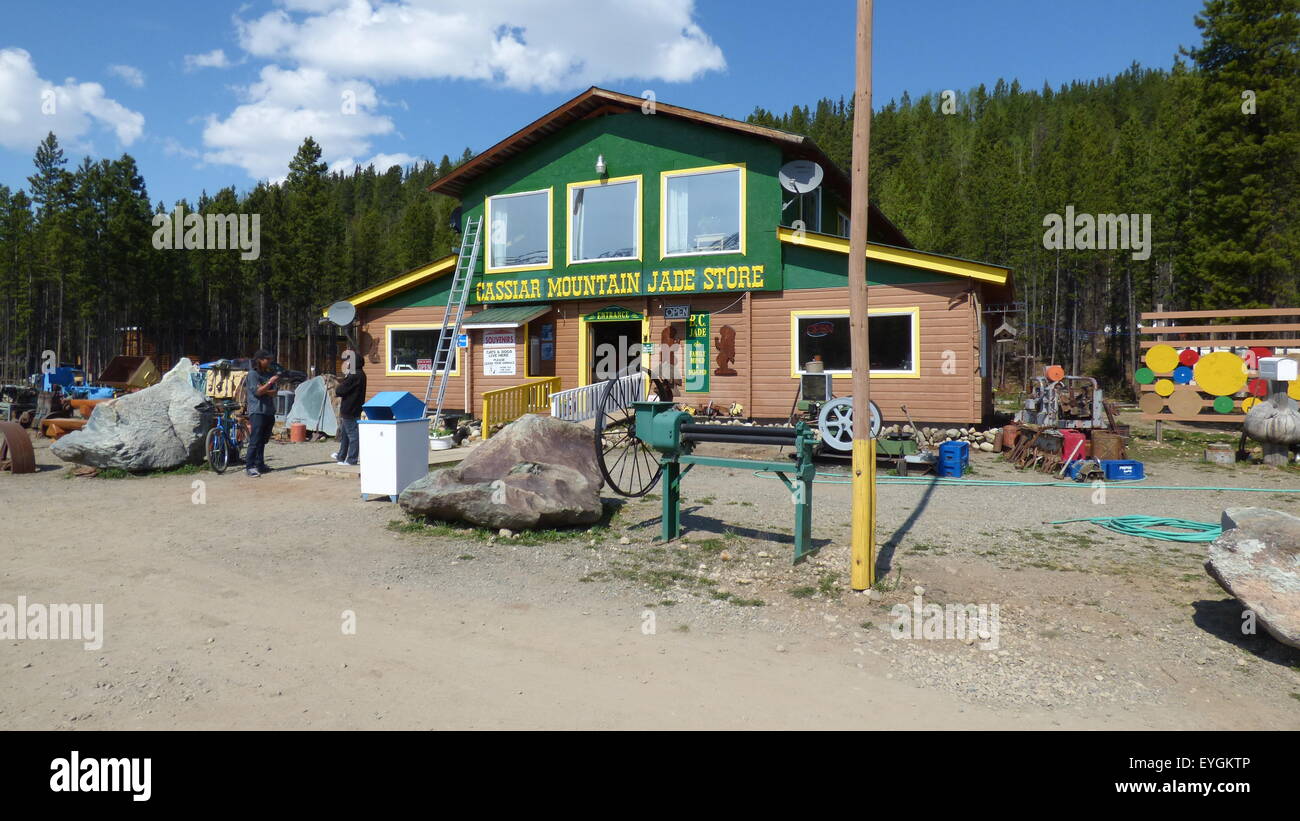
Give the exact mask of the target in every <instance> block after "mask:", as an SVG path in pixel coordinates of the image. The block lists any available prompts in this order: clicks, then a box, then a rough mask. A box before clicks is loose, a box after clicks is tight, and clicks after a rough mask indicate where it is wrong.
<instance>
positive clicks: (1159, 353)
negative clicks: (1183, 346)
mask: <svg viewBox="0 0 1300 821" xmlns="http://www.w3.org/2000/svg"><path fill="white" fill-rule="evenodd" d="M1143 361H1144V362H1146V363H1147V367H1148V368H1150V369H1151V370H1153V371H1155V372H1156V373H1169V372H1170V371H1172V370H1173V369H1174V368H1176V367H1178V351H1175V350H1174V349H1173V348H1172V347H1171V346H1169V345H1156V346H1155V347H1153V348H1152V349H1151V350H1149V351H1147V355H1146V356H1145V357H1143Z"/></svg>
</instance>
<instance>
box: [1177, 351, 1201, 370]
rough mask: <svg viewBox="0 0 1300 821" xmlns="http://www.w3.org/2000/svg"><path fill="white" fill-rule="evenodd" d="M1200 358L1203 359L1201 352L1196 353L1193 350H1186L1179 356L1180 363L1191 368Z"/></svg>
mask: <svg viewBox="0 0 1300 821" xmlns="http://www.w3.org/2000/svg"><path fill="white" fill-rule="evenodd" d="M1200 358H1201V354H1200V352H1199V351H1195V350H1193V349H1191V348H1184V349H1183V352H1182V353H1180V354H1178V361H1179V362H1180V363H1181V364H1183V365H1186V366H1187V367H1189V368H1190V367H1192V366H1193V365H1195V364H1196V360H1198V359H1200Z"/></svg>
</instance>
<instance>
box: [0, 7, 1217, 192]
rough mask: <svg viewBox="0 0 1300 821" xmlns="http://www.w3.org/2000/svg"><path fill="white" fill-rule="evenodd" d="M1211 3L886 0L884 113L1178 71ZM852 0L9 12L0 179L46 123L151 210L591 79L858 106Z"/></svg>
mask: <svg viewBox="0 0 1300 821" xmlns="http://www.w3.org/2000/svg"><path fill="white" fill-rule="evenodd" d="M1201 5H1202V4H1201V2H1200V0H1091V1H1090V2H1077V1H1076V0H1068V1H1067V0H1060V1H1059V2H1054V3H1045V2H1042V1H1041V0H1038V2H1032V1H1031V0H877V3H876V20H875V59H874V71H875V81H874V95H875V97H874V102H875V103H876V105H877V106H879V105H881V104H883V103H885V102H887V101H888V100H889V99H890V98H892V97H898V96H899V95H901V94H902V93H903V91H904V90H906V91H909V92H911V93H912V94H913V96H917V95H919V94H921V93H924V92H926V91H937V90H941V89H945V88H953V89H958V90H965V89H968V88H971V87H973V86H975V85H978V84H979V83H981V82H983V83H986V84H988V85H989V86H990V87H991V86H992V85H993V83H994V82H996V81H997V79H998V78H999V77H1003V78H1006V79H1007V80H1008V81H1009V80H1011V79H1013V78H1018V79H1019V80H1020V82H1021V84H1022V85H1023V86H1026V87H1031V88H1039V87H1041V86H1042V84H1043V82H1044V81H1046V82H1049V83H1051V84H1052V85H1054V86H1056V85H1060V84H1062V83H1066V82H1069V81H1071V80H1075V79H1089V78H1095V77H1100V76H1104V75H1107V74H1115V73H1117V72H1119V71H1122V70H1124V69H1125V68H1127V67H1128V65H1129V64H1130V63H1132V62H1133V61H1137V62H1139V63H1141V64H1143V65H1145V66H1152V67H1168V66H1169V65H1170V64H1171V63H1172V61H1173V58H1174V55H1175V54H1176V52H1177V50H1178V47H1179V46H1180V45H1192V44H1195V43H1197V42H1199V36H1198V32H1197V30H1196V27H1195V25H1194V24H1193V22H1192V17H1193V15H1194V14H1195V13H1196V12H1197V11H1199V10H1200V8H1201ZM854 8H855V4H854V3H852V2H850V0H834V1H832V0H807V1H806V2H803V3H801V4H794V3H788V2H784V3H778V2H773V1H772V0H698V2H697V1H696V0H537V1H536V2H532V1H531V0H471V2H465V1H464V0H455V2H448V1H447V0H256V1H255V2H249V3H244V4H233V3H231V4H225V3H220V2H212V3H171V4H159V3H157V2H155V1H153V0H117V1H116V2H113V3H103V2H98V0H77V1H76V2H72V1H71V0H49V2H42V3H33V2H31V1H30V0H0V20H3V21H4V23H3V27H0V185H7V186H9V187H10V188H18V187H24V188H25V187H26V177H27V175H28V174H30V173H31V170H32V165H31V158H32V154H33V152H34V150H35V147H36V143H37V142H38V141H39V139H40V138H41V137H42V136H44V134H45V133H46V132H47V131H49V130H51V129H53V130H54V131H55V132H56V133H57V134H58V135H59V137H60V140H61V141H62V142H63V144H64V148H65V151H66V152H67V154H68V158H69V166H73V165H75V164H76V163H77V162H78V161H79V160H80V158H81V157H82V156H85V155H87V154H89V155H90V156H92V157H95V158H101V157H116V156H119V155H120V154H121V153H122V152H123V151H126V152H129V153H130V154H132V155H133V156H134V157H135V158H136V160H137V161H138V162H139V164H140V167H141V169H142V171H143V174H144V177H145V181H146V183H147V184H148V186H149V192H150V195H151V197H152V199H153V200H154V201H155V202H157V201H159V200H162V201H164V202H167V203H171V202H173V201H175V200H176V199H179V198H181V197H187V198H189V199H191V200H192V199H195V198H196V197H197V196H198V194H199V192H200V191H201V190H203V189H206V190H207V191H208V192H209V193H211V192H214V191H216V190H217V189H219V188H222V187H224V186H228V185H234V186H235V187H236V188H237V189H239V190H241V191H242V190H247V189H248V188H250V187H252V185H253V184H254V183H255V181H256V180H258V179H268V178H269V179H276V178H279V177H282V176H283V175H284V173H285V167H286V165H287V163H288V161H289V158H290V157H291V156H292V154H293V150H294V149H295V148H296V147H297V145H298V144H299V143H300V142H301V141H302V138H303V137H305V136H308V135H309V134H310V135H311V136H313V137H315V138H316V140H317V141H318V142H320V143H321V144H322V146H323V148H324V150H325V158H326V160H327V161H329V162H330V163H331V164H338V165H339V166H341V167H351V165H352V164H354V163H361V164H366V163H369V162H371V161H372V160H374V161H376V164H377V165H380V166H383V165H387V164H390V163H392V162H409V161H411V160H413V159H424V158H428V159H432V160H435V161H436V160H438V159H439V158H440V157H441V156H442V155H443V154H449V155H451V156H452V157H455V156H457V155H459V154H460V152H461V151H462V150H463V149H464V148H466V147H470V148H472V149H474V150H476V151H477V150H482V149H484V148H486V147H488V146H490V145H492V144H493V143H494V142H496V141H498V140H500V139H501V138H502V137H505V136H506V135H508V134H509V133H511V132H512V131H514V130H516V129H517V128H519V127H520V126H522V125H524V124H526V123H528V122H530V121H531V120H533V119H534V118H536V117H537V116H539V115H541V114H542V113H544V112H546V111H548V110H549V109H551V108H553V107H555V106H556V105H559V104H560V103H562V102H563V101H565V100H566V99H568V98H569V97H571V96H573V95H574V94H575V93H577V92H578V91H581V90H582V89H584V88H586V87H587V86H589V85H593V84H595V85H601V86H605V87H607V88H612V89H615V90H619V91H625V92H628V93H632V94H641V93H642V92H643V91H645V90H652V91H654V93H655V95H656V96H657V98H658V99H659V100H661V101H663V102H668V103H673V104H676V105H683V106H687V107H690V108H696V109H700V110H703V111H708V112H711V113H716V114H722V115H725V116H731V117H736V118H742V119H743V118H744V117H745V115H747V114H749V113H750V112H751V111H752V110H753V109H754V107H755V106H762V107H764V108H767V109H769V110H773V111H784V110H788V109H789V108H790V107H791V106H793V105H795V104H812V103H814V102H815V101H816V100H817V99H818V98H820V97H823V96H829V97H839V96H841V95H843V96H846V97H847V96H848V95H849V94H850V93H851V83H852V80H853V31H854Z"/></svg>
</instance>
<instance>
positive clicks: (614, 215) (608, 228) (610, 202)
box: [569, 176, 641, 262]
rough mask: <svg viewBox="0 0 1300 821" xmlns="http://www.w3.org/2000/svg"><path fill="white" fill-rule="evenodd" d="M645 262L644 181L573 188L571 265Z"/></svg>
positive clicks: (631, 179) (603, 182)
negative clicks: (641, 260) (642, 199)
mask: <svg viewBox="0 0 1300 821" xmlns="http://www.w3.org/2000/svg"><path fill="white" fill-rule="evenodd" d="M640 258H641V177H640V176H635V177H618V178H615V179H612V180H598V181H594V182H581V183H573V184H572V185H570V186H569V262H604V261H607V260H617V259H640Z"/></svg>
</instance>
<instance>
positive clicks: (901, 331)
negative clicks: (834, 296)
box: [791, 308, 920, 377]
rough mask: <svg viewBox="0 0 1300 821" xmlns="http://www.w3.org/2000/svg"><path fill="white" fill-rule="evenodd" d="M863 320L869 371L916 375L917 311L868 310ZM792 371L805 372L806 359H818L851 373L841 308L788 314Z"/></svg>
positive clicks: (826, 366)
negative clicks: (836, 310) (868, 341)
mask: <svg viewBox="0 0 1300 821" xmlns="http://www.w3.org/2000/svg"><path fill="white" fill-rule="evenodd" d="M870 317H871V318H870V320H869V321H868V322H867V328H868V337H869V339H870V345H871V375H872V376H875V377H882V376H883V377H889V376H919V375H920V369H919V367H918V366H917V361H916V357H917V351H918V350H919V345H918V344H917V342H918V334H919V333H920V329H919V328H918V324H919V322H920V311H918V310H917V309H915V308H910V309H905V310H903V311H894V312H886V311H879V312H878V311H872V312H871V315H870ZM791 319H792V322H791V332H792V334H793V335H794V339H793V340H791V342H792V344H791V350H792V351H793V352H794V356H795V361H794V368H793V370H794V372H795V373H796V374H802V373H805V370H804V369H805V367H806V363H808V362H811V361H814V360H816V359H820V360H821V363H822V366H823V368H824V369H825V370H826V372H828V373H842V374H848V373H851V354H850V347H849V317H848V314H847V313H845V312H837V313H829V312H828V313H826V314H795V315H793V316H792V317H791Z"/></svg>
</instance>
